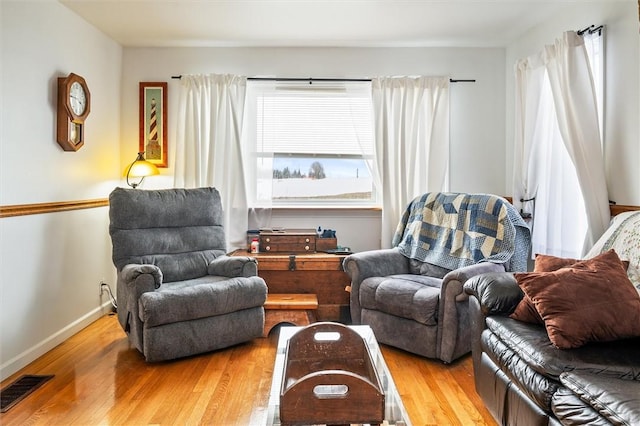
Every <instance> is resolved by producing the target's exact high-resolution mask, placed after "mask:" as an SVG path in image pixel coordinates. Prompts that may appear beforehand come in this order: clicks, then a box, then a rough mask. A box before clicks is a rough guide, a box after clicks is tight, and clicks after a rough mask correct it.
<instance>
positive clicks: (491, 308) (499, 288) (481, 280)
mask: <svg viewBox="0 0 640 426" xmlns="http://www.w3.org/2000/svg"><path fill="white" fill-rule="evenodd" d="M464 291H465V292H466V293H467V294H469V295H472V296H475V297H476V298H477V299H478V302H479V304H480V309H481V311H482V313H483V314H484V315H485V316H489V315H509V314H511V313H512V312H513V311H514V310H515V308H516V306H518V303H520V300H522V298H523V297H524V292H523V291H522V290H521V289H520V287H519V286H518V282H517V281H516V279H515V277H514V275H513V274H512V273H509V272H504V273H488V274H482V275H478V276H475V277H473V278H471V279H469V280H468V281H467V282H466V283H465V284H464Z"/></svg>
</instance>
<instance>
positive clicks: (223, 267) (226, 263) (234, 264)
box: [207, 256, 258, 278]
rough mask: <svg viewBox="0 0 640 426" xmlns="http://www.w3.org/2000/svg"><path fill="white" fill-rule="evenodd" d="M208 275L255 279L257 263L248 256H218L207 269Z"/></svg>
mask: <svg viewBox="0 0 640 426" xmlns="http://www.w3.org/2000/svg"><path fill="white" fill-rule="evenodd" d="M207 272H208V274H209V275H217V276H221V277H230V278H235V277H247V278H248V277H255V276H257V275H258V261H257V260H256V259H255V258H253V257H250V256H220V257H217V258H215V259H213V260H212V261H211V263H209V266H208V267H207Z"/></svg>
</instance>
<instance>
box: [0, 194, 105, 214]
mask: <svg viewBox="0 0 640 426" xmlns="http://www.w3.org/2000/svg"><path fill="white" fill-rule="evenodd" d="M108 205H109V199H108V198H96V199H92V200H76V201H56V202H50V203H35V204H14V205H7V206H0V218H5V217H13V216H27V215H32V214H43V213H56V212H63V211H69V210H81V209H93V208H96V207H106V206H108Z"/></svg>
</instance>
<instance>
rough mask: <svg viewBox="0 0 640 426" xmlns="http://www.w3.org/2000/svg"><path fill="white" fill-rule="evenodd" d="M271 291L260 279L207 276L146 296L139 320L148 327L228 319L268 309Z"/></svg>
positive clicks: (171, 284) (163, 288) (164, 288)
mask: <svg viewBox="0 0 640 426" xmlns="http://www.w3.org/2000/svg"><path fill="white" fill-rule="evenodd" d="M266 298H267V287H266V285H265V284H264V281H263V280H262V279H261V278H258V277H249V278H246V277H238V278H226V277H217V276H206V277H202V278H196V279H193V280H187V281H179V282H176V283H169V284H163V285H162V286H161V287H160V288H159V289H158V290H156V291H151V292H147V293H143V294H142V295H141V296H140V299H139V300H138V306H139V316H140V320H141V321H143V322H144V323H145V324H146V326H147V327H155V326H158V325H163V324H171V323H175V322H181V321H189V320H194V319H198V318H206V317H212V316H217V315H224V314H227V313H230V312H235V311H240V310H243V309H249V308H254V307H258V306H262V305H264V302H265V301H266Z"/></svg>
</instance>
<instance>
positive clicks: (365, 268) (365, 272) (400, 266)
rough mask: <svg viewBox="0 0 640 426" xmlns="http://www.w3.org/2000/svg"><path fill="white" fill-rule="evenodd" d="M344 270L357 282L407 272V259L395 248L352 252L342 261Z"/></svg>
mask: <svg viewBox="0 0 640 426" xmlns="http://www.w3.org/2000/svg"><path fill="white" fill-rule="evenodd" d="M342 265H343V267H344V270H345V272H346V273H347V274H349V276H350V277H351V280H352V281H356V282H357V283H358V284H359V283H360V282H362V281H363V280H364V279H366V278H369V277H386V276H389V275H396V274H408V273H409V259H408V258H407V257H405V256H404V255H403V254H402V253H400V251H399V250H398V249H397V248H392V249H381V250H369V251H362V252H359V253H354V254H352V255H349V256H347V257H346V258H345V259H344V261H343V264H342Z"/></svg>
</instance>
